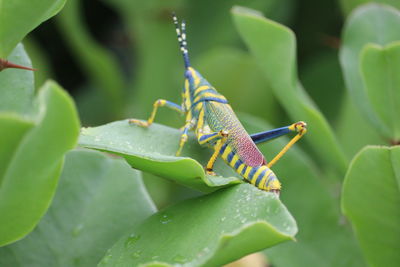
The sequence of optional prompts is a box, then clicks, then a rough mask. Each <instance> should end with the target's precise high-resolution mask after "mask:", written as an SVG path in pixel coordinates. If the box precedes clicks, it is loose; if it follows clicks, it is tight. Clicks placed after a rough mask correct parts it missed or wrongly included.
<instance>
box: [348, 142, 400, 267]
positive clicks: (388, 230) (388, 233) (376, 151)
mask: <svg viewBox="0 0 400 267" xmlns="http://www.w3.org/2000/svg"><path fill="white" fill-rule="evenodd" d="M399 166H400V147H398V146H396V147H392V148H389V147H367V148H365V149H363V150H362V151H361V152H360V153H359V154H358V155H357V156H356V157H355V158H354V159H353V161H352V163H351V165H350V168H349V171H348V172H347V174H346V178H345V181H344V184H343V194H342V210H343V212H344V214H345V215H346V216H347V217H348V218H349V220H350V221H351V223H352V224H353V228H354V230H355V233H356V236H357V239H358V241H359V243H360V246H361V248H362V249H363V252H364V254H365V257H366V259H367V260H368V262H369V263H370V264H371V266H396V265H397V264H398V262H399V261H400V255H399V253H398V248H399V247H400V228H399V225H400V209H399V206H400V186H399V185H400V169H399Z"/></svg>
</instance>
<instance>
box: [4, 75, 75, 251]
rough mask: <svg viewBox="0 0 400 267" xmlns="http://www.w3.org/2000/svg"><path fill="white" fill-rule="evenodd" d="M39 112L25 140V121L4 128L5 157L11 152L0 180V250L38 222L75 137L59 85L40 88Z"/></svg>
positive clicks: (72, 110) (68, 104)
mask: <svg viewBox="0 0 400 267" xmlns="http://www.w3.org/2000/svg"><path fill="white" fill-rule="evenodd" d="M37 110H38V112H37V114H36V117H35V118H34V124H35V126H34V127H32V129H30V130H29V132H26V133H25V134H24V135H23V131H24V128H25V130H26V127H30V125H29V124H30V123H29V122H28V123H26V122H23V121H22V122H21V119H20V120H19V122H17V120H16V119H13V120H12V123H8V124H6V125H3V126H2V127H4V128H5V127H7V128H5V129H4V132H3V133H5V135H6V137H7V138H8V140H10V141H11V143H10V144H13V145H12V146H11V147H9V148H8V150H7V151H6V152H11V151H12V150H14V152H13V155H12V157H11V158H8V162H9V163H8V164H7V166H6V168H5V170H4V171H3V177H2V178H1V179H0V180H1V187H0V214H1V216H0V245H5V244H8V243H11V242H14V241H16V240H18V239H21V238H22V237H24V236H25V235H26V234H28V233H29V232H30V231H31V230H32V229H33V228H34V227H35V225H36V224H37V223H38V222H39V220H40V218H41V217H42V216H43V214H44V213H45V212H46V210H47V208H48V206H49V205H50V202H51V200H52V198H53V195H54V192H55V190H56V186H57V182H58V178H59V175H60V172H61V168H62V164H63V158H64V154H65V153H66V152H67V151H68V150H69V149H71V148H73V147H74V146H75V144H76V140H77V138H78V133H79V121H78V117H77V114H76V110H75V106H74V104H73V101H72V99H71V98H70V97H69V96H68V95H67V94H66V93H65V92H64V91H62V89H61V88H60V87H59V86H58V85H57V84H55V83H53V82H48V83H46V84H45V85H44V87H43V88H42V89H41V91H40V93H39V95H38V97H37ZM22 135H23V137H22ZM18 137H19V139H20V142H19V144H18V147H16V142H17V139H18ZM3 159H4V157H3ZM6 160H7V159H6Z"/></svg>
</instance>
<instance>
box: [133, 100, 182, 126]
mask: <svg viewBox="0 0 400 267" xmlns="http://www.w3.org/2000/svg"><path fill="white" fill-rule="evenodd" d="M164 106H165V107H168V108H170V109H173V110H175V111H178V112H179V113H183V112H184V111H183V109H182V107H181V106H179V105H177V104H175V103H173V102H170V101H168V100H164V99H158V100H157V101H156V102H154V104H153V111H152V112H151V115H150V118H149V119H148V120H147V121H142V120H138V119H130V120H129V123H132V124H136V125H139V126H142V127H149V126H150V125H151V124H152V123H153V121H154V118H155V117H156V113H157V109H158V107H164Z"/></svg>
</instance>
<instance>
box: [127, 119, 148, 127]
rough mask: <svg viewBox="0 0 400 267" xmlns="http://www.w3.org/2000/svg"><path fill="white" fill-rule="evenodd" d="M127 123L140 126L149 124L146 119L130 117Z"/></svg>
mask: <svg viewBox="0 0 400 267" xmlns="http://www.w3.org/2000/svg"><path fill="white" fill-rule="evenodd" d="M129 124H135V125H138V126H140V127H149V126H150V124H149V123H148V121H141V120H137V119H130V120H129Z"/></svg>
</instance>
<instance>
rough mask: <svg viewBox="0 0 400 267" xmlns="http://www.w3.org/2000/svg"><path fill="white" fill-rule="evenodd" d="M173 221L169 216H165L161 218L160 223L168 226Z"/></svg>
mask: <svg viewBox="0 0 400 267" xmlns="http://www.w3.org/2000/svg"><path fill="white" fill-rule="evenodd" d="M171 221H172V220H171V219H170V218H169V217H168V215H167V214H164V215H163V216H162V217H161V219H160V222H161V223H162V224H167V223H170V222H171Z"/></svg>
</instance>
